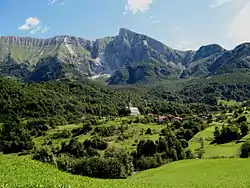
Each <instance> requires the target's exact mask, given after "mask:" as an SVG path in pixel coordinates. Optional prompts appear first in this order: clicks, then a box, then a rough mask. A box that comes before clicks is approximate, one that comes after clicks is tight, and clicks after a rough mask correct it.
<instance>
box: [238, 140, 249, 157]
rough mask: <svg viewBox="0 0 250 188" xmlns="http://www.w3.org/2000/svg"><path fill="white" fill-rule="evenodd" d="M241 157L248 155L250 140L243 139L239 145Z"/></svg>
mask: <svg viewBox="0 0 250 188" xmlns="http://www.w3.org/2000/svg"><path fill="white" fill-rule="evenodd" d="M240 157H241V158H248V157H250V140H247V141H245V142H244V143H243V144H242V146H241V154H240Z"/></svg>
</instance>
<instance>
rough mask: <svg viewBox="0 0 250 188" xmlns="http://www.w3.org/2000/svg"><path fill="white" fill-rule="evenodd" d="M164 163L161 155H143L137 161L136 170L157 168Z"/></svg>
mask: <svg viewBox="0 0 250 188" xmlns="http://www.w3.org/2000/svg"><path fill="white" fill-rule="evenodd" d="M162 164H163V162H162V158H161V156H159V155H155V156H152V157H144V156H142V157H141V158H140V159H139V160H137V161H136V170H137V171H141V170H147V169H151V168H157V167H159V166H161V165H162Z"/></svg>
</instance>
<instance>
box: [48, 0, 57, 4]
mask: <svg viewBox="0 0 250 188" xmlns="http://www.w3.org/2000/svg"><path fill="white" fill-rule="evenodd" d="M56 1H57V0H48V4H50V5H52V4H54V3H55V2H56Z"/></svg>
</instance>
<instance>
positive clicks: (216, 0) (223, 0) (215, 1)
mask: <svg viewBox="0 0 250 188" xmlns="http://www.w3.org/2000/svg"><path fill="white" fill-rule="evenodd" d="M233 1H235V0H212V2H211V4H210V7H211V8H217V7H221V6H223V5H225V4H228V3H230V2H233ZM238 1H240V0H238Z"/></svg>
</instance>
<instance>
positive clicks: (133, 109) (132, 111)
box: [126, 101, 141, 116]
mask: <svg viewBox="0 0 250 188" xmlns="http://www.w3.org/2000/svg"><path fill="white" fill-rule="evenodd" d="M126 108H127V109H129V110H130V115H131V116H138V115H141V113H140V111H139V109H138V108H137V107H134V106H133V105H132V103H131V101H130V102H129V105H128V106H127V107H126Z"/></svg>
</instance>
